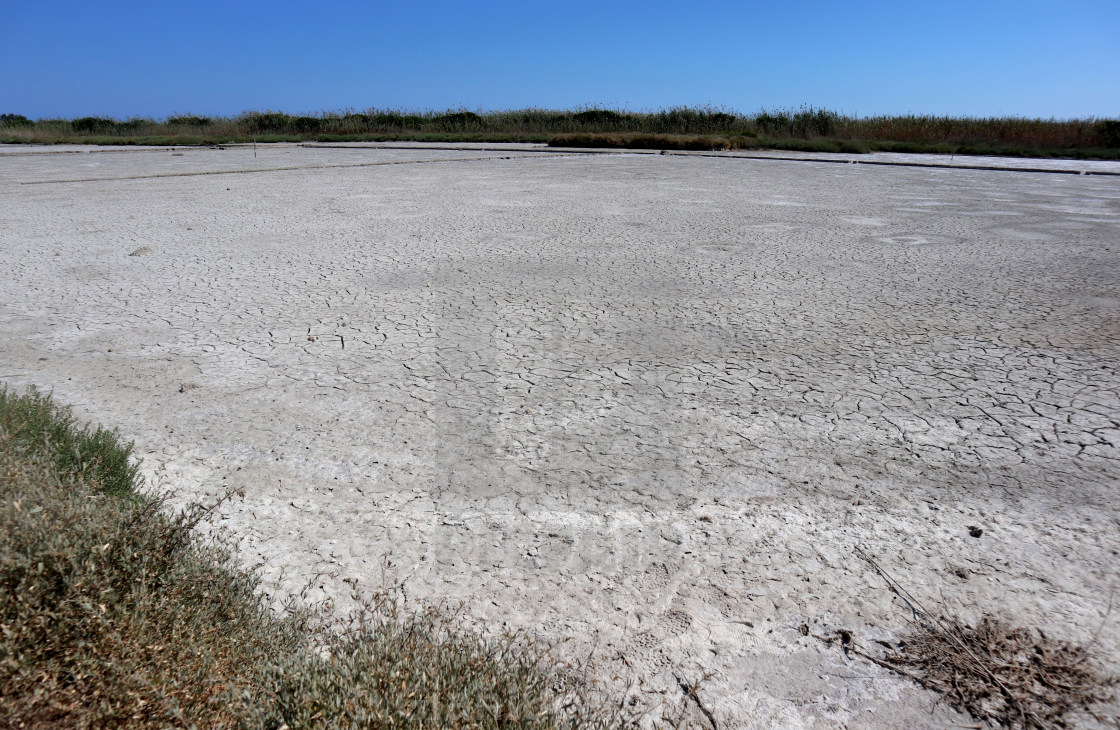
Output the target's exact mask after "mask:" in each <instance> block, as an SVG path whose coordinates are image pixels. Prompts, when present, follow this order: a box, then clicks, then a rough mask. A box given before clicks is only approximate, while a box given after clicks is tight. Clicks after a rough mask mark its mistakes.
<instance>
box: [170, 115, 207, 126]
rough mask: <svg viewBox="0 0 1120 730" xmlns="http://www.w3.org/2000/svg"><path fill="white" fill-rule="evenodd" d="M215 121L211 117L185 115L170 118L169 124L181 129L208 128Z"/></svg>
mask: <svg viewBox="0 0 1120 730" xmlns="http://www.w3.org/2000/svg"><path fill="white" fill-rule="evenodd" d="M213 122H214V120H213V119H211V118H210V117H199V116H195V115H194V114H183V115H180V116H176V117H168V118H167V123H168V124H171V125H174V126H179V127H206V126H208V125H210V124H213Z"/></svg>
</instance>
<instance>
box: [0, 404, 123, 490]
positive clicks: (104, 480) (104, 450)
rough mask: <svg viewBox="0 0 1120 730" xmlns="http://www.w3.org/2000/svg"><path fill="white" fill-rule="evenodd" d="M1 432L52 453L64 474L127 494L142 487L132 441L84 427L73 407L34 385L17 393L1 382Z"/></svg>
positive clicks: (91, 484)
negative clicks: (70, 408)
mask: <svg viewBox="0 0 1120 730" xmlns="http://www.w3.org/2000/svg"><path fill="white" fill-rule="evenodd" d="M0 433H3V434H5V435H6V436H7V437H8V438H10V439H15V440H16V441H18V442H20V443H23V444H24V445H25V446H26V447H27V448H31V449H34V450H37V451H40V452H42V453H46V454H49V455H50V459H51V461H52V464H53V466H54V469H55V471H57V472H58V473H59V474H60V475H61V477H62V478H65V479H73V480H76V481H80V482H83V483H85V484H87V485H90V486H91V487H92V488H93V489H94V491H96V492H101V493H104V494H109V495H113V496H116V497H124V496H128V495H132V494H135V493H136V490H137V488H138V487H139V485H140V477H139V465H138V464H136V463H135V462H134V461H133V459H132V444H125V443H123V442H122V441H121V440H120V437H119V436H118V434H117V432H116V431H107V430H105V429H104V428H102V427H100V426H98V427H96V428H92V427H90V426H83V425H79V424H78V422H77V421H76V420H75V419H74V416H73V414H72V413H71V412H70V410H69V409H68V408H64V407H62V406H59V405H56V404H55V403H54V401H53V400H52V398H51V396H50V395H48V394H46V393H43V392H41V391H39V390H37V389H35V388H30V389H28V390H27V392H25V393H23V394H16V393H14V392H12V391H11V390H9V389H8V387H7V386H6V385H0Z"/></svg>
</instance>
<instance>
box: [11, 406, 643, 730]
mask: <svg viewBox="0 0 1120 730" xmlns="http://www.w3.org/2000/svg"><path fill="white" fill-rule="evenodd" d="M0 393H2V399H0V536H2V538H0V540H2V541H0V545H2V546H3V548H2V549H0V628H2V630H0V726H3V727H13V728H15V727H29V728H46V727H114V728H149V727H206V728H234V727H240V728H260V729H261V730H264V729H265V728H267V729H269V730H274V729H275V728H280V727H290V728H296V729H299V728H388V727H403V728H434V727H476V728H499V727H500V728H540V729H541V730H546V729H549V728H561V727H563V728H573V729H575V728H612V727H622V726H623V722H622V721H621V720H620V719H619V716H618V713H617V712H616V711H611V710H608V709H602V708H601V707H600V706H598V705H595V704H593V703H592V702H591V701H590V696H589V695H588V694H587V692H586V688H585V687H584V685H582V684H581V683H580V682H579V681H578V679H576V678H575V677H573V676H572V675H571V674H569V673H566V672H564V671H562V670H561V669H559V668H557V667H555V666H554V665H553V664H552V663H551V660H550V658H549V656H548V655H547V653H546V652H545V651H544V650H543V649H542V648H538V647H537V646H536V645H535V644H534V643H533V642H532V641H531V640H530V639H529V638H528V637H526V636H524V635H517V634H503V635H499V636H497V637H493V638H490V637H487V636H484V635H482V634H480V633H479V632H478V631H476V630H474V629H472V628H468V627H467V626H466V625H465V624H463V623H462V622H460V621H459V620H457V618H456V617H455V615H454V614H453V613H449V612H447V611H442V610H436V609H429V610H419V611H411V610H406V609H405V608H404V606H403V605H402V602H401V601H400V600H398V599H397V597H396V596H394V595H390V594H377V595H374V596H373V597H368V598H364V599H359V605H360V609H359V610H358V611H357V612H355V613H353V614H351V616H350V617H348V618H346V619H343V620H335V619H332V618H330V616H331V614H330V613H329V610H330V606H329V605H324V606H319V607H316V608H306V607H304V608H297V607H296V606H295V605H294V604H291V605H289V606H288V608H287V609H286V610H285V611H284V612H282V613H281V614H276V613H274V612H273V611H272V610H271V609H270V608H269V606H268V604H267V600H266V598H265V597H263V596H262V595H261V594H260V593H259V591H258V589H259V583H258V579H257V577H256V576H255V575H254V574H252V573H246V572H243V571H241V570H239V569H237V568H236V565H235V561H234V560H233V558H232V555H231V553H230V551H229V550H227V549H226V548H225V547H224V546H223V544H222V543H221V542H215V541H207V542H204V541H202V540H200V539H199V538H198V537H196V536H195V533H194V528H195V526H197V525H198V524H199V523H200V521H201V520H202V519H203V518H204V517H205V516H206V515H207V514H208V513H209V512H210V511H212V510H213V509H214V508H216V507H217V505H210V506H208V507H203V506H200V505H194V506H191V507H188V508H187V509H186V510H185V511H184V512H181V513H179V514H178V515H168V514H165V513H164V512H163V511H162V510H161V509H160V507H161V504H160V502H159V501H158V500H155V499H151V498H148V497H141V496H136V495H133V497H132V498H130V499H118V498H115V497H113V496H111V495H109V494H106V493H105V492H106V491H108V490H106V489H105V488H104V486H105V485H104V482H103V480H104V478H105V473H106V471H105V470H104V469H101V468H85V467H84V466H83V467H82V468H79V469H74V468H72V466H70V465H69V464H70V461H68V457H66V454H67V453H69V452H70V451H71V449H70V448H69V447H68V446H66V444H73V443H81V442H83V441H85V440H87V439H88V438H89V437H90V434H108V433H109V432H106V431H104V430H103V429H100V428H98V429H96V430H95V431H94V430H91V429H89V428H88V427H86V428H79V427H77V426H75V424H74V422H73V419H72V417H71V416H70V415H69V412H68V411H66V410H65V409H62V408H59V407H56V406H54V405H53V404H52V403H51V401H50V398H49V397H47V396H43V395H42V394H40V393H38V392H37V391H30V392H29V393H27V394H25V395H22V396H15V395H12V394H11V393H9V392H7V390H3V391H0ZM68 431H69V433H67V432H68ZM104 441H105V443H103V444H102V446H103V447H104V448H103V449H102V450H105V449H108V450H113V449H116V450H117V451H118V453H121V454H127V453H128V451H129V450H130V448H131V447H130V445H128V446H126V445H124V444H122V443H121V442H120V441H119V440H118V439H117V438H116V437H115V436H112V435H110V436H109V437H108V438H106V439H104ZM94 461H95V462H96V461H97V460H94ZM86 463H87V462H81V464H83V465H84V464H86ZM99 463H101V464H102V465H103V462H99ZM133 477H134V475H133ZM132 484H133V486H135V481H134V480H133V482H132ZM355 589H356V586H355Z"/></svg>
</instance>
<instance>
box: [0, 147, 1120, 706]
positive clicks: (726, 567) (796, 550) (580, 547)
mask: <svg viewBox="0 0 1120 730" xmlns="http://www.w3.org/2000/svg"><path fill="white" fill-rule="evenodd" d="M405 147H407V146H405ZM462 147H463V148H462V149H439V150H435V149H424V148H422V147H420V146H415V147H413V148H406V149H399V148H395V149H390V148H381V149H374V148H370V147H368V146H355V147H353V148H349V149H345V148H343V149H335V148H331V149H325V148H319V149H315V148H302V147H295V146H279V147H269V148H261V149H259V150H258V151H257V155H256V157H254V153H253V150H252V149H251V148H234V149H226V150H176V151H174V152H172V151H171V150H167V149H156V150H104V151H102V150H98V151H96V152H94V153H90V152H88V151H86V150H77V151H75V152H74V153H73V154H70V153H66V152H64V153H61V154H58V152H59V150H51V149H43V148H36V149H30V150H29V149H17V150H4V151H3V153H0V264H2V266H0V336H2V338H3V340H2V341H3V343H4V344H3V347H2V348H0V377H2V378H3V380H4V381H5V382H7V383H9V384H10V385H13V386H16V387H22V386H23V385H27V384H36V385H39V386H42V387H45V388H52V389H53V390H54V392H55V394H56V396H57V397H58V398H59V399H60V400H61V401H65V402H71V403H74V404H76V405H77V406H78V408H77V411H78V412H79V413H81V414H82V415H83V416H84V417H86V418H91V419H96V420H98V421H101V422H103V423H106V424H110V425H115V426H119V427H120V428H121V429H122V431H123V432H124V434H125V435H126V436H127V437H128V438H131V439H135V440H136V443H137V450H138V452H139V454H140V455H141V456H142V458H143V459H144V469H145V473H146V475H147V477H148V480H149V482H150V483H152V484H154V485H156V486H159V487H161V488H173V489H176V490H178V496H177V499H179V500H196V499H205V498H207V497H210V496H215V495H218V494H220V493H222V492H223V491H224V490H225V489H227V488H231V487H232V488H238V489H243V490H244V492H245V498H244V499H243V500H235V501H233V502H231V503H229V504H228V505H226V507H225V508H224V509H223V511H222V512H221V514H220V515H218V517H217V518H216V519H215V521H214V523H215V525H217V526H221V527H226V528H228V529H229V531H230V533H231V534H232V535H233V536H234V537H235V539H236V540H237V541H238V546H239V549H240V551H241V555H242V557H243V559H244V562H245V564H246V565H249V566H253V567H256V568H258V569H259V570H260V571H261V572H262V573H263V575H264V576H265V578H266V586H268V588H269V590H270V591H275V592H276V593H277V595H282V594H283V593H284V592H290V591H296V590H299V588H300V587H301V586H303V585H305V584H306V583H307V582H308V581H310V580H312V578H313V577H315V579H314V586H315V592H316V594H317V595H331V596H339V597H344V596H345V595H347V593H348V590H349V588H348V586H347V585H346V584H345V583H344V582H343V581H344V580H345V579H348V578H357V579H359V580H360V581H361V582H362V583H363V584H364V585H366V586H371V587H376V586H378V585H381V584H382V581H386V582H388V583H391V584H399V585H402V586H403V589H404V591H405V592H406V594H407V595H408V596H409V597H411V598H416V599H421V600H429V601H462V602H464V606H465V607H464V611H465V612H466V614H467V615H468V616H470V617H471V618H473V619H477V620H479V621H481V622H484V623H485V624H487V625H489V626H502V625H508V626H512V627H519V628H526V629H529V630H531V631H533V632H535V633H537V634H538V635H540V636H542V637H544V638H546V639H551V640H558V639H563V638H568V639H569V641H567V642H566V643H565V644H563V645H562V646H561V647H560V648H559V649H557V654H558V655H561V656H568V657H587V656H590V657H591V662H592V667H593V669H594V671H595V672H596V673H598V674H599V675H600V676H601V677H603V678H606V679H611V680H612V681H614V682H615V684H616V686H617V687H619V688H620V689H622V690H625V691H626V692H627V693H628V695H627V696H628V698H629V699H630V700H632V701H633V702H634V704H635V706H636V707H642V706H656V705H657V704H658V703H660V702H665V703H668V704H670V705H671V704H688V703H690V702H691V703H693V704H695V701H694V700H693V699H692V698H690V697H686V695H685V694H684V693H682V691H681V689H680V684H679V683H678V681H677V679H678V678H679V679H680V680H682V681H684V682H689V683H690V682H697V681H700V680H703V681H701V682H700V685H699V690H698V693H697V696H698V698H699V699H700V701H701V702H702V703H703V706H704V711H701V710H700V709H699V708H694V710H693V711H694V714H695V717H696V719H697V721H698V722H700V723H708V722H710V720H709V717H708V716H707V715H705V714H704V712H708V713H710V718H712V719H714V720H715V722H716V724H717V725H718V727H720V728H733V727H773V728H800V727H818V728H821V727H830V728H831V727H853V728H854V727H898V726H902V725H903V724H907V725H910V726H912V727H943V726H951V725H952V723H956V722H962V718H961V717H960V716H957V715H954V714H952V713H951V712H950V711H949V710H947V709H946V708H945V707H944V706H943V705H941V704H937V703H936V701H935V700H936V698H934V697H933V696H932V695H930V694H929V693H926V692H925V691H923V690H921V689H919V688H917V687H916V686H914V685H913V684H911V683H909V682H908V681H906V680H903V679H901V678H899V677H897V676H894V675H892V674H890V673H889V672H888V671H886V670H884V669H881V668H880V667H877V666H875V665H873V664H870V663H869V662H866V661H863V660H860V659H859V658H856V657H853V658H846V657H845V656H844V655H843V654H842V653H841V652H840V650H839V648H838V647H828V646H825V645H823V644H821V643H820V642H818V641H816V640H814V639H813V638H812V637H805V636H802V634H801V632H800V631H799V627H800V626H801V624H808V625H809V626H810V627H811V628H812V629H813V631H814V632H817V633H823V632H826V631H829V630H832V629H839V628H844V629H848V630H850V631H852V632H853V634H854V636H855V638H856V639H857V641H862V642H865V643H866V644H869V645H873V641H874V640H875V639H884V640H896V639H898V638H899V637H900V636H902V635H903V634H904V633H905V631H906V630H907V627H908V626H909V620H910V614H909V611H908V609H907V607H906V605H905V604H904V603H903V602H902V601H901V600H899V599H898V598H897V597H896V596H895V595H894V594H893V593H892V592H891V591H890V590H889V589H888V587H887V585H886V583H885V582H884V580H883V578H882V576H880V575H879V574H878V573H877V572H876V571H875V569H874V568H873V567H872V566H870V565H869V564H868V563H867V562H865V561H863V560H861V559H860V558H859V557H858V556H857V554H856V553H857V551H859V550H862V551H866V553H867V554H869V555H873V556H874V558H875V560H876V561H877V562H878V563H879V564H880V565H881V566H883V568H884V569H885V570H886V571H888V572H889V573H890V574H891V575H892V576H893V577H894V578H896V579H897V580H899V581H900V582H901V583H903V584H904V585H905V586H906V587H907V588H908V589H909V590H910V591H911V592H912V593H914V594H915V595H916V596H918V597H919V598H920V599H921V600H922V601H924V602H926V603H927V604H929V605H933V606H942V607H944V610H946V611H948V612H952V613H959V614H961V615H963V616H965V617H966V618H971V617H975V616H977V615H979V614H980V613H982V612H993V613H997V614H1000V615H1002V616H1004V617H1006V618H1008V619H1009V620H1011V621H1012V622H1014V623H1018V624H1022V625H1026V626H1037V627H1041V628H1043V629H1044V630H1045V631H1046V632H1047V634H1048V635H1053V636H1057V637H1061V638H1068V639H1070V640H1074V641H1078V642H1090V641H1095V647H1096V650H1097V652H1098V654H1099V655H1100V656H1102V657H1104V658H1105V661H1106V662H1107V663H1108V669H1109V670H1111V671H1112V672H1113V673H1116V672H1117V671H1118V670H1120V660H1118V659H1117V657H1120V623H1118V619H1117V616H1116V615H1115V612H1113V615H1112V616H1111V617H1108V618H1107V619H1106V616H1107V615H1108V613H1109V609H1110V604H1111V603H1112V602H1114V601H1120V595H1114V594H1117V593H1120V590H1118V589H1120V570H1118V568H1117V566H1118V565H1120V556H1118V552H1120V508H1118V502H1117V488H1118V484H1120V376H1118V374H1117V370H1116V368H1117V367H1118V365H1117V363H1120V295H1118V293H1117V292H1118V291H1120V235H1118V232H1120V225H1118V224H1120V179H1118V178H1116V177H1096V176H1073V175H1058V174H1054V175H1047V174H1028V173H1015V172H997V171H976V170H946V169H921V168H909V167H871V166H864V165H835V164H824V163H811V162H810V163H806V162H793V161H778V160H757V159H714V158H712V157H704V156H698V155H665V156H661V155H648V154H611V155H587V154H576V153H567V152H564V151H556V150H544V149H541V148H534V147H530V146H520V147H519V146H501V147H496V146H490V147H485V146H475V147H473V148H472V147H470V146H462ZM13 152H17V153H19V154H12V153H13ZM27 152H32V153H33V154H26V153H27ZM732 156H733V155H722V156H721V157H732ZM1040 164H1041V163H1040ZM66 181H71V182H66ZM145 247H146V249H145ZM132 253H136V255H133V256H130V255H129V254H132ZM977 533H979V537H974V536H973V535H974V534H977ZM651 716H652V715H651Z"/></svg>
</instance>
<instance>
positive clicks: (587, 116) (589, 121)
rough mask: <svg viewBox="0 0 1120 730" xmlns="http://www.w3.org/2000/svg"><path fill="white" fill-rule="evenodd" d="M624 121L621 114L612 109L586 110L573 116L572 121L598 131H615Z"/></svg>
mask: <svg viewBox="0 0 1120 730" xmlns="http://www.w3.org/2000/svg"><path fill="white" fill-rule="evenodd" d="M623 119H624V118H623V116H622V115H621V114H619V113H618V112H616V111H611V110H610V109H585V110H584V111H581V112H577V113H575V114H573V115H572V120H573V121H575V122H576V123H577V124H581V125H583V126H584V127H594V128H596V129H602V128H609V129H614V128H615V127H617V126H618V125H619V124H620V123H621V122H622V121H623Z"/></svg>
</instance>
